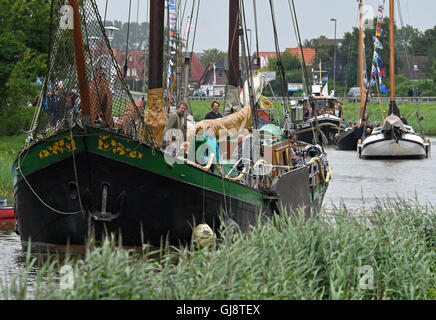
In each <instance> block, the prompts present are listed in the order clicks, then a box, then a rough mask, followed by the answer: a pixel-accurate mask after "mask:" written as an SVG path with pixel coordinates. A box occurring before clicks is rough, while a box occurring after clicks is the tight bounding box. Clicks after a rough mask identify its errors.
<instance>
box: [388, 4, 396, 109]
mask: <svg viewBox="0 0 436 320" xmlns="http://www.w3.org/2000/svg"><path fill="white" fill-rule="evenodd" d="M389 81H390V83H391V92H390V93H391V103H395V1H394V0H390V1H389Z"/></svg>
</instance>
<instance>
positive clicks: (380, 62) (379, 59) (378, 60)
mask: <svg viewBox="0 0 436 320" xmlns="http://www.w3.org/2000/svg"><path fill="white" fill-rule="evenodd" d="M372 62H374V63H375V64H376V65H377V66H378V67H379V69H381V68H382V61H381V58H380V56H379V55H378V53H377V51H375V50H374V56H373V58H372Z"/></svg>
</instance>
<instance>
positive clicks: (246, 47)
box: [239, 0, 258, 129]
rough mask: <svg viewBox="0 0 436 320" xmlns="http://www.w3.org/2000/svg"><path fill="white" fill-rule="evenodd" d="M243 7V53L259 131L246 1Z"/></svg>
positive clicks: (254, 120)
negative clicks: (250, 58) (250, 59)
mask: <svg viewBox="0 0 436 320" xmlns="http://www.w3.org/2000/svg"><path fill="white" fill-rule="evenodd" d="M241 6H242V10H240V11H239V12H240V15H241V18H240V20H241V27H242V28H243V30H244V36H245V37H244V36H243V37H242V40H241V43H242V52H243V59H244V60H245V66H246V69H247V85H248V95H249V96H250V104H251V111H252V113H253V124H254V125H253V127H254V128H256V129H257V127H258V114H257V107H256V101H254V93H253V73H252V70H251V61H247V60H248V59H249V58H247V57H251V53H250V47H249V44H248V37H247V21H246V19H245V7H244V1H243V0H241Z"/></svg>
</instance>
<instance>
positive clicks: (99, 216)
mask: <svg viewBox="0 0 436 320" xmlns="http://www.w3.org/2000/svg"><path fill="white" fill-rule="evenodd" d="M74 162H75V166H76V168H75V170H76V171H77V174H78V176H77V181H78V182H79V190H77V185H76V182H75V181H76V178H75V174H74V170H72V168H73V167H74ZM74 162H73V158H72V157H69V158H65V159H63V160H60V161H57V162H54V163H52V164H50V165H49V166H45V167H42V168H40V169H39V170H37V171H35V172H33V173H31V174H29V175H27V176H26V179H21V180H19V181H18V182H16V183H15V186H14V192H15V203H16V215H17V219H18V230H19V233H20V236H21V240H22V244H23V247H24V248H27V245H28V242H29V240H30V241H31V246H32V248H41V247H46V246H52V245H54V246H60V247H62V246H65V245H70V246H74V245H84V244H86V242H87V239H88V237H89V236H92V237H95V239H97V240H101V239H102V238H103V237H104V236H105V235H107V234H110V233H115V234H116V235H118V236H120V237H121V239H122V244H123V245H125V246H141V245H142V244H143V243H149V244H151V245H153V246H160V245H161V244H162V243H163V242H164V241H167V240H168V242H169V243H170V244H173V245H178V244H180V243H184V244H186V243H189V242H190V241H191V237H192V230H193V227H194V226H195V225H198V224H200V223H206V224H208V225H209V226H210V227H211V228H212V229H213V230H214V231H215V232H219V226H220V223H221V222H222V221H223V220H222V219H228V218H230V219H232V220H233V221H234V222H236V223H237V225H238V226H239V228H240V229H241V231H243V232H244V231H248V230H249V229H250V226H252V225H256V224H257V223H258V222H259V220H258V219H259V214H260V212H263V214H264V217H268V216H271V215H273V214H274V212H275V211H277V212H278V210H279V208H280V202H281V200H280V199H274V197H272V198H270V197H268V196H266V195H263V194H262V193H261V192H260V191H255V190H254V189H251V188H250V189H249V188H247V189H248V190H247V192H252V193H253V196H254V195H256V196H258V197H259V198H261V199H262V201H261V202H257V203H256V204H254V203H253V202H251V203H250V202H249V201H245V199H244V200H243V199H239V198H236V197H229V196H228V194H229V193H228V191H229V188H230V187H229V186H228V184H226V185H224V184H223V188H224V189H226V190H225V192H224V193H219V192H216V191H213V190H210V189H208V188H207V187H205V188H203V187H202V186H198V185H194V184H190V183H186V182H184V181H182V180H177V179H172V178H169V177H166V176H164V175H160V174H157V173H155V172H152V171H149V170H144V169H143V168H139V167H135V166H131V165H129V164H126V163H123V162H120V161H118V160H116V159H113V158H111V157H103V156H101V155H98V154H95V153H92V152H81V153H78V154H76V155H75V161H74ZM303 169H304V170H295V173H291V175H295V178H294V179H293V180H294V182H295V181H300V182H302V181H309V171H308V170H307V169H306V168H305V167H304V168H303ZM202 174H203V175H204V176H205V178H207V176H209V175H210V176H212V174H211V173H209V172H203V173H202ZM287 179H290V177H288V178H287ZM291 180H292V178H291ZM29 185H30V186H31V187H32V188H29ZM297 189H298V190H297ZM34 190H37V192H38V194H37V195H36V194H35V192H34ZM104 190H106V191H104ZM325 190H326V187H325V188H316V189H315V190H310V189H309V188H308V185H307V183H298V184H297V186H296V185H294V187H293V192H292V193H290V194H288V199H287V201H288V203H287V207H288V208H292V209H298V208H299V207H301V206H305V207H306V210H314V211H318V210H319V209H320V207H321V204H322V199H323V196H324V194H325ZM79 191H80V192H79ZM317 191H319V194H318V195H316V193H317ZM104 192H105V193H106V196H105V195H104ZM295 192H297V193H298V194H299V196H298V197H294V196H293V193H295ZM79 193H80V200H81V202H80V201H79ZM282 196H283V195H282ZM105 198H106V199H107V200H106V201H104V199H105ZM314 198H317V199H315V201H313V199H314ZM41 200H42V201H41ZM80 203H82V208H81V207H80ZM103 207H105V209H104V210H103ZM74 212H75V214H66V213H74ZM102 212H104V213H105V214H103V213H102ZM224 212H228V213H229V214H228V215H227V216H225V217H223V213H224ZM307 212H309V211H307Z"/></svg>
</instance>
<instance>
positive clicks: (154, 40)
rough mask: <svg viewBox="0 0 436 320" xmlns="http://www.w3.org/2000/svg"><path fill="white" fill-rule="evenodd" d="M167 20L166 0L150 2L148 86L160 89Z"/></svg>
mask: <svg viewBox="0 0 436 320" xmlns="http://www.w3.org/2000/svg"><path fill="white" fill-rule="evenodd" d="M164 21H165V4H164V0H151V2H150V33H149V59H148V61H149V68H148V88H149V89H159V88H162V87H163V73H162V65H163V49H164V48H163V41H162V38H163V34H164Z"/></svg>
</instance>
